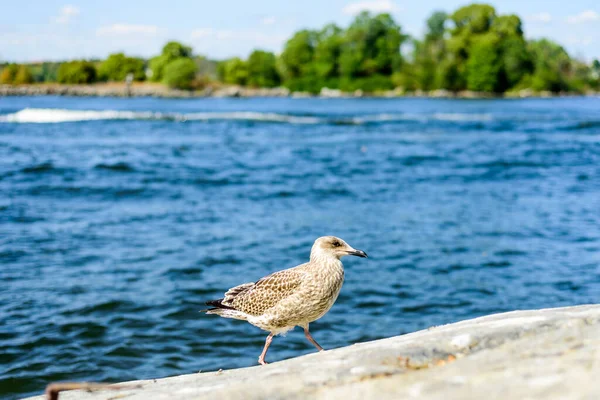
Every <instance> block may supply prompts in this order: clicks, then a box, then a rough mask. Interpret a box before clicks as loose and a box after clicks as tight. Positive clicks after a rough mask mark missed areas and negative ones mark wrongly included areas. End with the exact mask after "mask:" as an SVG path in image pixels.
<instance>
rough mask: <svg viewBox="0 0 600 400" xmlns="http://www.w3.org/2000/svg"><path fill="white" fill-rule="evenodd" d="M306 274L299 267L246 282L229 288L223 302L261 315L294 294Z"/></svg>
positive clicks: (252, 313)
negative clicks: (253, 281)
mask: <svg viewBox="0 0 600 400" xmlns="http://www.w3.org/2000/svg"><path fill="white" fill-rule="evenodd" d="M304 276H305V272H304V270H303V269H299V268H298V267H296V268H290V269H286V270H283V271H279V272H275V273H273V274H271V275H268V276H265V277H264V278H261V279H259V280H258V281H257V282H255V283H244V284H242V285H239V286H236V287H234V288H232V289H229V290H228V291H227V293H226V294H225V299H224V301H223V304H225V305H227V306H230V307H232V308H234V309H236V310H238V311H242V312H244V313H246V314H250V315H261V314H263V313H264V312H265V311H266V310H268V309H269V308H271V307H273V306H274V305H276V304H277V303H279V302H280V301H281V300H283V299H285V298H286V297H288V296H290V295H292V294H293V293H294V292H295V290H296V289H297V288H298V286H300V284H301V283H302V282H303V280H304Z"/></svg>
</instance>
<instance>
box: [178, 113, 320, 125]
mask: <svg viewBox="0 0 600 400" xmlns="http://www.w3.org/2000/svg"><path fill="white" fill-rule="evenodd" d="M182 117H183V119H187V120H194V121H209V120H240V121H264V122H287V123H290V124H318V123H321V122H324V120H322V119H320V118H317V117H302V116H294V115H285V114H277V113H262V112H255V111H235V112H202V113H192V114H184V115H182Z"/></svg>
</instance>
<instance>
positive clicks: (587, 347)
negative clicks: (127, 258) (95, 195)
mask: <svg viewBox="0 0 600 400" xmlns="http://www.w3.org/2000/svg"><path fill="white" fill-rule="evenodd" d="M598 377H600V305H585V306H577V307H566V308H555V309H544V310H532V311H514V312H509V313H504V314H497V315H490V316H486V317H481V318H476V319H472V320H467V321H463V322H458V323H455V324H449V325H444V326H438V327H433V328H430V329H427V330H424V331H419V332H415V333H411V334H408V335H403V336H397V337H393V338H389V339H382V340H377V341H373V342H367V343H361V344H356V345H353V346H348V347H344V348H340V349H335V350H330V351H326V352H323V353H315V354H309V355H306V356H302V357H298V358H293V359H289V360H285V361H281V362H277V363H273V364H269V365H267V366H264V367H260V366H256V367H249V368H241V369H235V370H228V371H220V372H210V373H199V374H191V375H182V376H177V377H171V378H164V379H156V380H145V381H135V382H131V383H128V384H127V385H129V384H131V385H132V386H135V387H129V388H123V389H121V390H118V391H113V390H98V391H93V392H85V391H70V392H63V393H61V394H60V399H61V400H69V399H71V400H72V399H94V400H100V399H103V400H108V399H117V398H118V399H127V400H142V399H156V400H163V399H164V400H166V399H185V400H187V399H265V398H269V399H305V398H317V399H344V400H350V399H360V400H366V399H375V398H377V399H411V398H415V399H416V398H422V399H444V400H448V399H486V400H491V399H590V400H591V399H600V383H598ZM34 398H35V399H42V397H41V396H39V397H34Z"/></svg>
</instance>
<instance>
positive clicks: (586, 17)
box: [567, 10, 600, 24]
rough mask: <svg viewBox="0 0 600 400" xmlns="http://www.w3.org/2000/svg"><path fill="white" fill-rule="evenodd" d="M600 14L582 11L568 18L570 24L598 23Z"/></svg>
mask: <svg viewBox="0 0 600 400" xmlns="http://www.w3.org/2000/svg"><path fill="white" fill-rule="evenodd" d="M599 19H600V14H598V13H597V12H596V11H593V10H586V11H582V12H580V13H579V14H577V15H571V16H570V17H567V22H568V23H570V24H581V23H584V22H591V21H598V20H599Z"/></svg>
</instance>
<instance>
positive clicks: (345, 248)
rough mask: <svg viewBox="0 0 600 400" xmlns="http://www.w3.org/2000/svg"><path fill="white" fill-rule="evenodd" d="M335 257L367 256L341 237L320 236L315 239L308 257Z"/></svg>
mask: <svg viewBox="0 0 600 400" xmlns="http://www.w3.org/2000/svg"><path fill="white" fill-rule="evenodd" d="M323 256H325V257H335V258H337V259H338V260H339V259H340V258H342V257H344V256H357V257H363V258H366V257H367V253H365V252H364V251H362V250H356V249H355V248H353V247H352V246H350V245H349V244H348V243H346V242H344V241H343V240H342V239H340V238H338V237H335V236H322V237H320V238H318V239H317V240H315V244H313V247H312V250H311V252H310V258H311V259H312V258H315V257H323Z"/></svg>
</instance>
